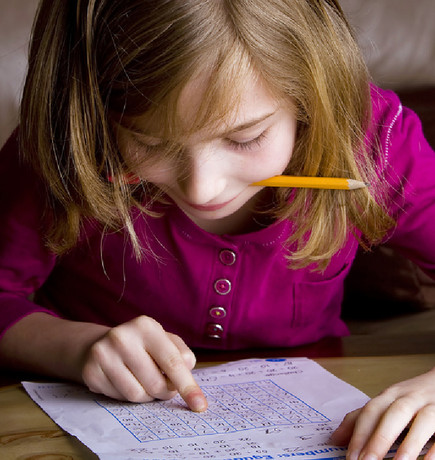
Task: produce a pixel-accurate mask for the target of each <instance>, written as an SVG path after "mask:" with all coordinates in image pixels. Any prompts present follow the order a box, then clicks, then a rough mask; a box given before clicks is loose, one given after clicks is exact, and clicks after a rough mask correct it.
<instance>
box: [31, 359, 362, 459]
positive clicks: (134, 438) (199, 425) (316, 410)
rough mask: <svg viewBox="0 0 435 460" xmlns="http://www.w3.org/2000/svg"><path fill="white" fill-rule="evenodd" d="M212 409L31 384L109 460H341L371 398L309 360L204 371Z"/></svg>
mask: <svg viewBox="0 0 435 460" xmlns="http://www.w3.org/2000/svg"><path fill="white" fill-rule="evenodd" d="M194 374H195V378H196V380H197V382H198V384H199V385H200V386H201V387H202V389H203V391H204V393H205V394H206V396H207V399H208V402H209V408H208V409H207V411H205V412H203V413H199V414H198V413H194V412H191V411H190V410H189V409H187V406H186V404H185V403H184V401H183V400H182V399H181V398H180V397H178V396H177V397H176V398H174V399H172V400H171V401H155V402H151V403H145V404H133V403H122V402H119V401H114V400H110V399H107V398H104V397H100V395H96V394H94V393H91V392H89V391H87V390H86V389H85V388H84V387H81V386H76V385H69V384H61V383H49V384H39V383H30V382H23V385H24V388H25V389H26V390H27V392H28V393H29V395H30V396H31V397H32V399H33V400H34V401H35V402H36V403H37V404H38V405H39V406H40V407H41V408H42V409H43V410H44V411H45V412H46V413H47V414H48V415H49V416H50V417H51V418H52V419H53V420H54V421H55V422H56V423H57V424H58V425H59V426H60V427H62V428H63V429H64V430H65V431H67V432H69V433H71V434H72V435H74V436H76V437H77V438H78V439H79V440H80V441H82V442H83V443H84V444H85V445H86V446H88V447H89V448H90V449H91V450H92V451H93V452H95V453H96V454H97V455H98V456H99V457H100V458H101V459H102V460H115V459H116V460H120V459H122V460H129V459H132V460H133V459H143V460H145V459H147V460H151V459H152V460H161V459H165V460H169V459H173V460H182V459H186V460H196V459H201V460H202V459H215V460H236V459H240V460H242V459H243V460H251V459H283V458H294V457H299V458H304V459H316V458H339V457H344V456H345V453H346V449H344V448H342V447H336V446H333V445H330V444H328V439H329V437H330V434H331V433H332V431H333V430H334V429H335V428H336V427H337V426H338V424H339V423H340V421H341V420H342V418H343V416H344V415H345V414H346V413H347V412H349V411H350V410H353V409H355V408H358V407H360V406H362V405H363V404H365V403H366V402H367V401H368V399H369V398H368V397H367V396H366V395H365V394H364V393H362V392H361V391H359V390H357V389H356V388H354V387H352V386H351V385H349V384H347V383H345V382H343V381H342V380H340V379H338V378H337V377H335V376H334V375H332V374H331V373H329V372H328V371H326V370H325V369H323V368H322V367H321V366H319V365H318V364H317V363H315V362H314V361H311V360H309V359H306V358H292V359H290V358H288V359H287V358H281V359H251V360H241V361H234V362H231V363H228V364H223V365H220V366H215V367H209V368H204V369H198V370H195V371H194Z"/></svg>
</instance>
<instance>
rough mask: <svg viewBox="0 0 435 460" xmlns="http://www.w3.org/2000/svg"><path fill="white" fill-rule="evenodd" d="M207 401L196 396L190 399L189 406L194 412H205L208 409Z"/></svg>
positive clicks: (202, 397)
mask: <svg viewBox="0 0 435 460" xmlns="http://www.w3.org/2000/svg"><path fill="white" fill-rule="evenodd" d="M207 405H208V404H207V400H206V399H205V397H204V396H200V395H196V396H193V397H192V398H189V406H190V408H191V409H192V410H193V411H194V412H203V411H205V410H206V409H207Z"/></svg>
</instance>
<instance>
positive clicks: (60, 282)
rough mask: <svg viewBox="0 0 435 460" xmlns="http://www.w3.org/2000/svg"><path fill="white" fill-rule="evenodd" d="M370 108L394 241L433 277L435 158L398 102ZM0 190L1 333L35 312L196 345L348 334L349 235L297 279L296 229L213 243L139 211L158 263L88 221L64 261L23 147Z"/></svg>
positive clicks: (388, 99) (190, 227)
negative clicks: (147, 326)
mask: <svg viewBox="0 0 435 460" xmlns="http://www.w3.org/2000/svg"><path fill="white" fill-rule="evenodd" d="M372 99H373V130H372V132H370V133H368V140H370V139H373V138H374V137H378V139H379V140H380V147H381V151H380V152H379V148H378V147H379V146H378V147H376V149H375V148H373V155H375V156H376V161H377V163H378V165H379V168H381V169H382V174H383V175H384V176H385V179H386V180H387V181H388V182H389V183H390V184H391V198H392V205H391V206H392V209H391V211H392V213H393V215H394V216H395V217H396V218H397V228H395V230H394V231H393V232H392V233H391V234H390V235H389V239H388V241H387V244H389V245H391V246H393V247H395V248H397V249H400V250H401V251H402V253H404V254H405V255H406V256H408V257H409V258H411V259H412V260H414V261H415V262H416V263H418V264H419V265H420V266H421V267H422V268H423V269H424V270H426V271H427V272H428V273H429V274H430V275H431V276H433V277H435V153H434V151H433V150H432V149H431V148H430V146H429V145H428V144H427V142H426V141H425V139H424V136H423V134H422V131H421V125H420V122H419V120H418V118H417V116H416V115H415V114H414V113H413V112H411V111H409V110H407V109H404V108H402V106H401V104H400V102H399V100H398V98H397V96H396V95H395V94H394V93H392V92H387V91H383V90H380V89H378V88H375V87H374V88H373V92H372ZM373 145H375V144H374V143H373ZM0 190H1V191H0V196H1V200H0V219H1V220H0V222H1V225H0V334H3V333H4V331H6V330H7V329H8V328H9V327H11V326H12V325H13V324H15V323H16V322H17V321H19V320H20V319H21V318H23V317H24V316H26V315H29V314H31V313H32V312H36V311H44V312H48V313H50V314H54V315H59V316H62V317H65V318H70V319H73V320H77V321H91V322H96V323H101V324H106V325H109V326H114V325H116V324H119V323H122V322H125V321H128V320H130V319H132V318H134V317H136V316H138V315H149V316H151V317H153V318H155V319H156V320H157V321H158V322H160V323H161V324H162V325H163V327H164V328H165V329H166V330H167V331H170V332H173V333H176V334H179V335H180V336H181V337H183V339H184V340H185V341H186V342H187V343H188V345H190V346H192V347H209V348H222V349H234V348H245V347H257V346H261V347H265V346H278V347H287V346H295V345H300V344H304V343H308V342H313V341H316V340H318V339H320V338H322V337H325V336H340V335H344V334H347V332H348V331H347V329H346V326H345V325H344V323H343V322H342V321H341V319H340V306H341V301H342V296H343V280H344V278H345V276H346V274H347V273H348V271H349V269H350V267H351V265H352V261H353V259H354V256H355V253H356V250H357V246H358V244H357V241H356V240H355V238H354V237H352V236H349V241H348V243H347V245H346V246H345V247H344V248H343V249H342V250H341V251H340V252H339V253H337V254H336V255H335V256H334V257H333V259H332V262H331V264H330V265H329V266H328V268H327V269H326V271H325V272H324V273H316V272H313V271H311V270H310V269H308V268H307V269H298V270H292V269H289V268H288V267H287V265H288V262H287V261H286V260H285V258H284V251H283V243H284V241H285V240H286V238H287V237H288V236H289V232H291V223H289V222H280V223H275V224H273V225H271V226H269V227H267V228H264V229H262V230H259V231H256V232H253V233H249V234H244V235H214V234H209V233H207V232H205V231H204V230H202V229H200V228H199V227H197V226H196V225H195V224H194V223H193V222H192V221H191V220H190V219H189V218H188V217H187V216H186V215H185V214H184V213H183V212H182V211H181V210H180V209H178V208H177V207H176V206H175V205H161V204H158V205H156V207H158V208H159V210H160V211H163V217H159V218H151V217H145V216H142V215H140V214H139V212H138V211H137V210H133V212H134V213H135V214H136V217H137V218H136V219H135V226H136V231H137V233H138V235H140V236H141V238H143V239H144V242H145V246H146V245H150V246H151V248H152V251H153V252H154V254H155V255H156V256H157V257H148V258H145V260H143V261H142V262H140V263H138V262H137V261H136V260H135V258H134V256H133V255H132V251H131V247H130V245H129V243H128V241H127V239H126V237H125V235H124V234H123V233H122V232H119V233H111V234H107V235H104V236H103V235H102V233H101V231H100V228H99V226H98V225H95V224H93V223H89V225H87V227H86V231H85V238H83V239H82V240H81V242H80V243H79V244H78V246H77V247H76V248H75V249H74V250H72V251H71V252H70V253H68V254H67V255H65V256H62V257H59V258H56V257H54V256H53V255H52V254H50V253H49V252H48V251H47V249H46V248H45V246H44V242H43V238H41V235H40V232H39V227H40V217H41V215H42V213H43V193H44V190H43V188H42V187H41V185H40V184H38V181H37V180H36V178H35V177H34V176H33V174H32V172H31V171H29V170H27V169H25V168H24V167H23V166H22V165H20V164H19V161H18V148H17V144H16V139H15V138H11V139H10V140H9V142H8V143H7V145H6V146H5V147H4V149H3V151H2V152H1V156H0ZM349 193H351V192H349ZM32 293H36V297H35V298H36V302H37V303H36V302H32V301H31V300H28V297H29V295H30V294H32Z"/></svg>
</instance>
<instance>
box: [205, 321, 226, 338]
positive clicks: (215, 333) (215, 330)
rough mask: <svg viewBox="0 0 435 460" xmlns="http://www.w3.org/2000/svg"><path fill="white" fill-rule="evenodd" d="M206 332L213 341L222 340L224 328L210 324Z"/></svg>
mask: <svg viewBox="0 0 435 460" xmlns="http://www.w3.org/2000/svg"><path fill="white" fill-rule="evenodd" d="M206 332H207V335H208V336H209V337H211V338H212V339H221V338H222V334H223V333H224V328H223V327H222V326H221V325H220V324H214V323H208V324H207V330H206Z"/></svg>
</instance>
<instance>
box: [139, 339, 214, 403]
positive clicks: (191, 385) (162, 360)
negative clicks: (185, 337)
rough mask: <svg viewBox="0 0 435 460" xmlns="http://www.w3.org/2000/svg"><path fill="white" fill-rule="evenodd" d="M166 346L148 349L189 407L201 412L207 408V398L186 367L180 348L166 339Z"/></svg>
mask: <svg viewBox="0 0 435 460" xmlns="http://www.w3.org/2000/svg"><path fill="white" fill-rule="evenodd" d="M166 343H167V347H162V346H159V347H156V349H155V350H151V349H148V353H150V354H151V356H152V357H153V359H154V360H155V361H156V363H157V365H158V366H159V368H160V369H161V370H162V371H163V372H164V373H165V374H166V377H167V378H168V379H169V381H170V382H171V383H172V385H173V386H174V388H175V389H176V390H177V391H178V393H179V394H180V396H181V397H182V398H183V399H184V401H185V402H186V404H187V405H188V406H189V408H190V409H191V410H193V411H195V412H203V411H205V410H206V409H207V399H206V398H205V396H204V393H203V392H202V390H201V388H200V387H199V385H198V384H197V383H196V381H195V379H194V378H193V375H192V372H191V371H190V369H189V368H188V367H187V365H186V363H185V361H184V359H183V357H182V356H181V353H180V350H179V349H178V348H177V347H176V345H175V344H174V343H173V342H171V341H168V342H166Z"/></svg>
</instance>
